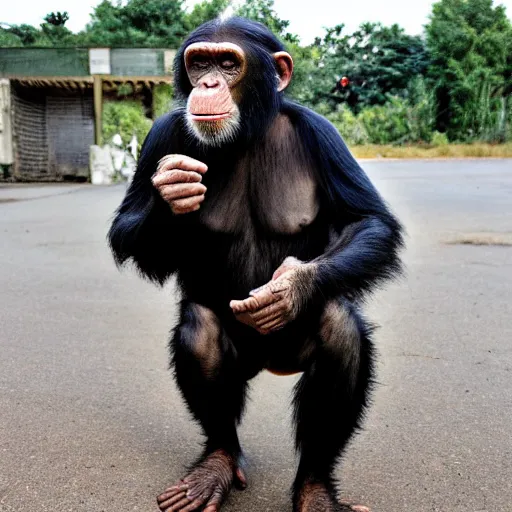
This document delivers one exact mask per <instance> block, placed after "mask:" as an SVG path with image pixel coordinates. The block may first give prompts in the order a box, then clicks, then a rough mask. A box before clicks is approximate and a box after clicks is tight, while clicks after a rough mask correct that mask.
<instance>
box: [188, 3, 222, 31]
mask: <svg viewBox="0 0 512 512" xmlns="http://www.w3.org/2000/svg"><path fill="white" fill-rule="evenodd" d="M229 4H230V0H203V1H202V2H200V3H198V4H195V5H194V8H193V9H192V11H191V12H190V13H187V14H186V16H185V21H186V26H187V28H188V29H189V30H194V29H196V28H197V27H199V26H200V25H202V24H203V23H206V22H207V21H210V20H213V19H215V18H217V17H218V16H219V15H220V14H221V13H222V12H223V11H224V10H226V9H227V7H228V6H229Z"/></svg>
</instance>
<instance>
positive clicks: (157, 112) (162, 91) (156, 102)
mask: <svg viewBox="0 0 512 512" xmlns="http://www.w3.org/2000/svg"><path fill="white" fill-rule="evenodd" d="M173 93H174V90H173V87H172V85H170V84H159V85H156V86H155V87H154V88H153V119H156V118H157V117H160V116H162V115H164V114H165V113H167V112H169V110H171V107H172V100H173Z"/></svg>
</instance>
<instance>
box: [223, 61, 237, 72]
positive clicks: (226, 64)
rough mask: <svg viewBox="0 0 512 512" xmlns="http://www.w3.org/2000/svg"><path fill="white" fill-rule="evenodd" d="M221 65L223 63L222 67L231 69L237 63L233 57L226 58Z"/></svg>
mask: <svg viewBox="0 0 512 512" xmlns="http://www.w3.org/2000/svg"><path fill="white" fill-rule="evenodd" d="M220 65H221V67H222V69H225V70H227V71H229V70H231V69H233V68H234V67H235V66H236V63H235V62H234V61H232V60H231V59H224V60H223V61H222V62H221V63H220Z"/></svg>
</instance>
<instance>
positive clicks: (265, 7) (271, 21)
mask: <svg viewBox="0 0 512 512" xmlns="http://www.w3.org/2000/svg"><path fill="white" fill-rule="evenodd" d="M235 14H236V15H237V16H242V17H244V18H248V19H250V20H253V21H258V22H260V23H263V25H266V26H267V27H268V28H269V29H270V30H272V32H274V34H276V35H277V36H278V37H279V38H281V39H282V40H283V41H286V42H288V43H298V42H299V37H298V36H296V35H294V34H290V33H289V32H288V26H289V25H290V22H289V21H288V20H283V19H281V18H279V16H278V15H277V13H276V11H275V10H274V0H245V2H244V3H243V4H242V5H241V6H240V7H239V8H238V9H237V10H236V12H235Z"/></svg>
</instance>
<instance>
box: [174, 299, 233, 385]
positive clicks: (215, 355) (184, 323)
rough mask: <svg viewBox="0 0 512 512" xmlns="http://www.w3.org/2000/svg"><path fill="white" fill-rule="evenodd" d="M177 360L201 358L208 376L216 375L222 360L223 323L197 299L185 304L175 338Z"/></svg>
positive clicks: (203, 371)
mask: <svg viewBox="0 0 512 512" xmlns="http://www.w3.org/2000/svg"><path fill="white" fill-rule="evenodd" d="M171 344H172V345H173V349H174V363H175V364H180V360H181V359H188V360H193V361H195V362H197V363H198V364H199V366H200V368H201V370H202V373H203V374H204V375H205V376H206V377H213V376H215V374H216V373H217V371H218V369H219V368H220V366H221V363H222V357H223V351H222V346H221V325H220V322H219V319H218V318H217V316H216V315H215V313H214V312H213V311H211V310H210V309H208V308H206V307H204V306H200V305H199V304H195V303H185V304H183V305H182V311H181V319H180V323H179V325H178V326H177V327H176V329H175V331H174V336H173V339H172V341H171Z"/></svg>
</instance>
